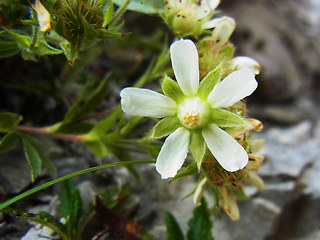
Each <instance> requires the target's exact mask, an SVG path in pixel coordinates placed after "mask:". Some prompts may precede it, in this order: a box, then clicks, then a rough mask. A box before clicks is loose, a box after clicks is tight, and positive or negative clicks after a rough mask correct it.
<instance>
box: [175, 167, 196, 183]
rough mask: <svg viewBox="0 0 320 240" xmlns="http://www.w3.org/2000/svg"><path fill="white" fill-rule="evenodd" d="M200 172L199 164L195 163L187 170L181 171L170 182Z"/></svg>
mask: <svg viewBox="0 0 320 240" xmlns="http://www.w3.org/2000/svg"><path fill="white" fill-rule="evenodd" d="M197 170H198V167H197V163H196V162H193V163H191V164H190V165H188V166H187V167H186V168H185V169H183V170H180V171H179V172H178V173H177V174H176V175H175V176H174V177H173V178H172V179H171V180H170V182H172V181H174V180H176V179H178V178H181V177H186V176H189V175H192V174H194V173H196V172H197Z"/></svg>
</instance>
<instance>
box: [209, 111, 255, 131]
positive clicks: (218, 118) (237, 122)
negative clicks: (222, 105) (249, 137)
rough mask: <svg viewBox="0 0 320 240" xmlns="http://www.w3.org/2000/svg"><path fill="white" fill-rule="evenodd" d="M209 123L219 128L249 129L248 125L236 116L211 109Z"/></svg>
mask: <svg viewBox="0 0 320 240" xmlns="http://www.w3.org/2000/svg"><path fill="white" fill-rule="evenodd" d="M210 122H212V123H214V124H216V125H218V126H220V127H248V128H250V127H251V126H250V124H249V123H247V122H246V121H245V120H244V119H242V118H241V117H239V116H238V115H236V114H234V113H232V112H229V111H227V110H223V109H212V110H211V116H210Z"/></svg>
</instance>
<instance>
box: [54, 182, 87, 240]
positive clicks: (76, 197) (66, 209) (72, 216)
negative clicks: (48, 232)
mask: <svg viewBox="0 0 320 240" xmlns="http://www.w3.org/2000/svg"><path fill="white" fill-rule="evenodd" d="M59 199H60V210H61V213H62V217H64V218H65V219H66V220H67V222H66V226H67V232H68V235H69V237H70V239H73V237H75V236H76V234H77V231H78V224H79V220H80V218H81V215H82V199H81V196H80V192H79V190H78V189H77V187H76V186H75V184H74V183H73V182H71V181H64V182H63V183H62V185H61V190H60V195H59Z"/></svg>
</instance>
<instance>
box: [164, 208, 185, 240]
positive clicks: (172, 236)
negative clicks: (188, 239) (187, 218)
mask: <svg viewBox="0 0 320 240" xmlns="http://www.w3.org/2000/svg"><path fill="white" fill-rule="evenodd" d="M164 214H165V215H164V216H165V222H166V227H167V235H168V240H184V236H183V233H182V230H181V228H180V226H179V224H178V222H177V220H176V219H175V217H174V216H173V215H172V214H171V213H170V212H165V213H164Z"/></svg>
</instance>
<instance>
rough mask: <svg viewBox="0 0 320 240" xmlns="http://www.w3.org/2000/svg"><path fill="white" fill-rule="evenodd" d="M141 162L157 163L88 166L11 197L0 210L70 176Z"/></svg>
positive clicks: (129, 162)
mask: <svg viewBox="0 0 320 240" xmlns="http://www.w3.org/2000/svg"><path fill="white" fill-rule="evenodd" d="M141 163H155V161H150V160H149V161H147V160H146V161H127V162H117V163H110V164H105V165H101V166H97V167H91V168H87V169H84V170H81V171H78V172H75V173H71V174H69V175H66V176H62V177H60V178H57V179H54V180H52V181H50V182H47V183H44V184H42V185H40V186H38V187H35V188H32V189H30V190H28V191H26V192H23V193H21V194H19V195H17V196H15V197H13V198H11V199H9V200H8V201H6V202H4V203H1V204H0V210H2V209H4V208H5V207H8V206H9V205H11V204H13V203H15V202H17V201H19V200H21V199H23V198H25V197H28V196H29V195H31V194H34V193H36V192H38V191H40V190H43V189H45V188H47V187H50V186H52V185H54V184H56V183H59V182H63V181H65V180H67V179H70V178H73V177H77V176H79V175H82V174H84V173H89V172H93V171H97V170H100V169H104V168H110V167H117V166H126V165H131V164H141Z"/></svg>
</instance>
